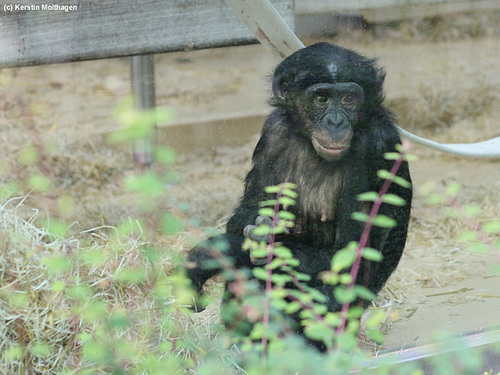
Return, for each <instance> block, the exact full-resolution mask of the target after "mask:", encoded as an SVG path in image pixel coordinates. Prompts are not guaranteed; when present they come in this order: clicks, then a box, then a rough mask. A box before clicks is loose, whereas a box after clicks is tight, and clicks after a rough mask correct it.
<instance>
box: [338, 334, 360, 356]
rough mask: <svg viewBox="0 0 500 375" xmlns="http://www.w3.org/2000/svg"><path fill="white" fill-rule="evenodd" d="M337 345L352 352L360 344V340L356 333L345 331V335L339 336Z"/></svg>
mask: <svg viewBox="0 0 500 375" xmlns="http://www.w3.org/2000/svg"><path fill="white" fill-rule="evenodd" d="M337 345H338V346H339V347H340V348H342V350H345V351H346V352H350V351H352V350H353V349H354V348H355V347H356V346H357V345H358V340H357V338H356V336H355V335H353V334H351V333H344V334H343V335H341V336H339V337H337Z"/></svg>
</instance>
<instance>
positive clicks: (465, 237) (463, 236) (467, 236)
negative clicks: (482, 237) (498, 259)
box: [457, 230, 478, 242]
mask: <svg viewBox="0 0 500 375" xmlns="http://www.w3.org/2000/svg"><path fill="white" fill-rule="evenodd" d="M457 239H458V240H460V241H464V242H474V241H477V239H478V237H477V232H476V231H473V230H468V231H466V232H463V233H460V234H459V235H458V237H457Z"/></svg>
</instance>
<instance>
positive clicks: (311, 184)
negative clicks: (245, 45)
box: [187, 43, 412, 350]
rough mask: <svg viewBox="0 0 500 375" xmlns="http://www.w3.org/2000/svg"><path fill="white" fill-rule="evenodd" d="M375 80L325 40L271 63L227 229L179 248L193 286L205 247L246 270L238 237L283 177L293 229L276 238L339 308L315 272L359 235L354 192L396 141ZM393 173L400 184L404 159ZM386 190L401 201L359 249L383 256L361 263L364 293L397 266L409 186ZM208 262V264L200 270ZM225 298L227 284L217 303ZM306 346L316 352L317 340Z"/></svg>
mask: <svg viewBox="0 0 500 375" xmlns="http://www.w3.org/2000/svg"><path fill="white" fill-rule="evenodd" d="M384 78H385V72H384V70H383V69H380V68H378V67H377V66H376V64H375V60H371V59H367V58H364V57H363V56H360V55H359V54H357V53H355V52H353V51H350V50H347V49H344V48H341V47H338V46H336V45H333V44H329V43H318V44H315V45H313V46H310V47H307V48H304V49H302V50H300V51H297V52H295V53H294V54H292V55H291V56H290V57H288V58H287V59H286V60H284V61H283V62H282V63H281V64H280V65H278V67H277V68H276V70H275V72H274V76H273V81H272V91H273V98H272V99H271V104H272V105H273V106H274V107H275V108H276V109H275V110H274V111H273V112H272V113H271V114H270V115H269V117H268V118H267V120H266V122H265V124H264V128H263V129H262V133H261V137H260V140H259V142H258V144H257V146H256V148H255V151H254V154H253V158H252V161H253V168H252V169H251V171H250V172H249V173H248V175H247V176H246V179H245V192H244V195H243V198H242V199H241V202H240V204H239V206H238V207H237V208H236V210H235V212H234V215H233V216H232V217H231V219H230V220H229V222H228V223H227V232H226V234H223V235H220V236H217V237H213V238H210V239H208V240H206V241H204V242H202V243H200V244H199V245H198V246H197V247H195V248H194V249H193V250H192V251H191V252H190V254H189V265H190V267H189V268H188V271H187V272H188V276H189V278H190V279H191V281H192V283H193V285H194V287H195V288H196V290H197V291H198V292H200V291H201V289H202V287H203V284H204V283H205V281H206V280H207V279H208V278H210V277H212V276H214V275H215V274H217V273H218V272H219V271H220V269H218V268H217V267H213V263H214V262H213V260H214V259H213V255H214V254H216V253H214V251H213V249H214V248H216V247H217V248H220V246H219V245H220V244H223V245H224V247H225V251H224V253H223V254H224V256H225V257H230V258H231V259H232V261H233V264H234V265H235V267H236V268H237V269H251V268H253V267H255V266H256V265H255V264H254V263H252V260H251V259H250V256H249V252H248V251H243V250H242V249H241V246H242V243H243V241H244V240H245V237H250V238H254V237H255V236H254V235H253V230H254V228H255V227H256V225H258V224H260V222H262V221H265V218H263V217H261V216H259V215H258V210H259V208H260V207H259V202H261V201H264V200H267V199H273V198H274V197H271V196H270V195H268V194H266V193H265V192H264V188H265V187H266V186H270V185H277V184H279V183H282V182H292V183H295V184H296V191H297V193H298V198H297V202H296V205H295V206H292V207H291V208H290V211H291V212H293V213H294V214H295V215H296V221H295V226H294V227H293V228H291V229H290V231H289V233H287V234H284V235H283V237H282V238H280V241H281V242H283V244H284V245H285V246H286V247H288V248H289V249H290V250H291V251H292V253H293V255H294V257H295V258H296V259H298V260H299V261H300V265H299V266H298V271H299V272H302V273H307V274H309V275H310V276H311V281H310V282H309V286H311V287H313V288H316V289H318V290H319V291H321V292H322V293H324V294H325V295H326V297H327V298H328V302H327V307H328V310H329V311H338V310H340V306H341V304H340V303H339V302H338V301H336V300H335V298H334V296H333V293H332V287H331V286H325V285H324V284H323V283H322V281H321V280H320V279H319V276H318V275H319V274H320V273H321V272H323V271H326V270H329V269H330V267H331V259H332V256H333V255H334V254H335V252H336V251H338V250H339V249H342V248H344V247H346V246H347V244H349V243H350V242H351V241H359V239H360V236H361V232H362V230H363V226H364V224H363V223H361V222H358V221H355V220H353V219H352V213H353V212H355V211H361V212H368V210H369V209H370V207H371V204H367V203H366V202H359V201H358V200H357V198H356V197H357V196H358V195H359V194H361V193H364V192H368V191H375V192H378V191H379V190H380V188H381V186H382V184H383V180H381V179H380V178H379V177H378V176H377V171H379V170H381V169H386V170H390V169H391V167H392V164H393V162H391V161H387V160H385V159H384V154H385V153H386V152H393V151H394V150H395V145H396V144H398V143H401V139H400V137H399V134H398V131H397V129H396V127H395V125H394V122H393V116H392V114H391V113H390V112H389V111H388V110H387V109H385V108H384V107H383V106H382V101H383V99H384V95H383V90H382V85H383V81H384ZM398 176H400V177H402V178H404V179H405V180H407V181H410V172H409V169H408V164H407V163H406V162H405V163H403V164H402V166H401V168H400V169H399V171H398ZM389 193H391V194H396V195H398V196H400V197H401V198H403V199H404V200H405V201H406V205H404V206H393V205H387V204H383V205H382V207H381V211H380V213H381V214H384V215H387V216H389V217H391V218H393V219H394V220H395V221H396V222H397V225H396V226H395V227H393V228H390V229H384V228H374V229H373V230H372V232H371V234H370V241H369V246H370V247H372V248H375V249H377V250H379V251H380V252H381V253H382V255H383V260H382V261H381V262H369V261H366V260H363V261H362V264H361V267H360V272H359V275H358V277H357V280H356V282H357V283H358V284H362V285H364V286H365V287H367V288H369V289H370V290H371V291H372V292H373V293H377V292H378V291H379V290H380V289H381V288H382V286H383V285H384V283H385V282H386V281H387V279H388V278H389V276H390V275H391V273H392V272H393V271H394V269H395V268H396V266H397V265H398V262H399V260H400V258H401V255H402V253H403V248H404V246H405V241H406V235H407V230H408V222H409V218H410V209H411V200H412V191H411V189H406V188H403V187H401V186H399V185H396V184H392V185H391V187H390V189H389ZM208 260H211V263H212V264H211V266H210V267H204V263H205V262H206V261H208ZM229 289H230V288H229ZM231 298H232V294H231V293H230V292H228V284H227V285H226V301H229V300H230V299H231ZM296 320H297V322H298V323H299V319H298V318H296ZM297 329H298V330H299V331H300V332H302V330H301V328H300V327H299V328H297ZM313 344H315V345H316V346H317V347H318V348H319V349H320V350H324V346H323V345H321V344H320V343H317V342H313Z"/></svg>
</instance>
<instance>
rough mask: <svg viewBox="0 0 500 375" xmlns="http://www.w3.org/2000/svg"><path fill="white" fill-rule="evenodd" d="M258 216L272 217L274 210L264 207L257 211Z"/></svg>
mask: <svg viewBox="0 0 500 375" xmlns="http://www.w3.org/2000/svg"><path fill="white" fill-rule="evenodd" d="M259 215H260V216H267V217H273V216H274V210H273V209H272V208H270V207H265V208H261V209H259Z"/></svg>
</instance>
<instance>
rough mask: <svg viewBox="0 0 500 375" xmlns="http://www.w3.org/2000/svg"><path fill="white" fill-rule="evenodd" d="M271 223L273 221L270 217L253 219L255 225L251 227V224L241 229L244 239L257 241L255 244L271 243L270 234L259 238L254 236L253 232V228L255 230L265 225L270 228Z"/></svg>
mask: <svg viewBox="0 0 500 375" xmlns="http://www.w3.org/2000/svg"><path fill="white" fill-rule="evenodd" d="M272 223H273V221H272V220H271V218H270V217H267V216H257V218H256V219H255V225H251V224H250V225H247V226H246V227H245V228H244V229H243V235H244V236H245V237H246V238H250V239H251V240H253V241H257V242H261V241H264V242H265V243H269V242H270V241H271V235H270V234H265V235H263V236H259V235H255V234H254V231H255V228H257V227H258V226H259V225H267V226H269V227H270V226H271V224H272Z"/></svg>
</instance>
